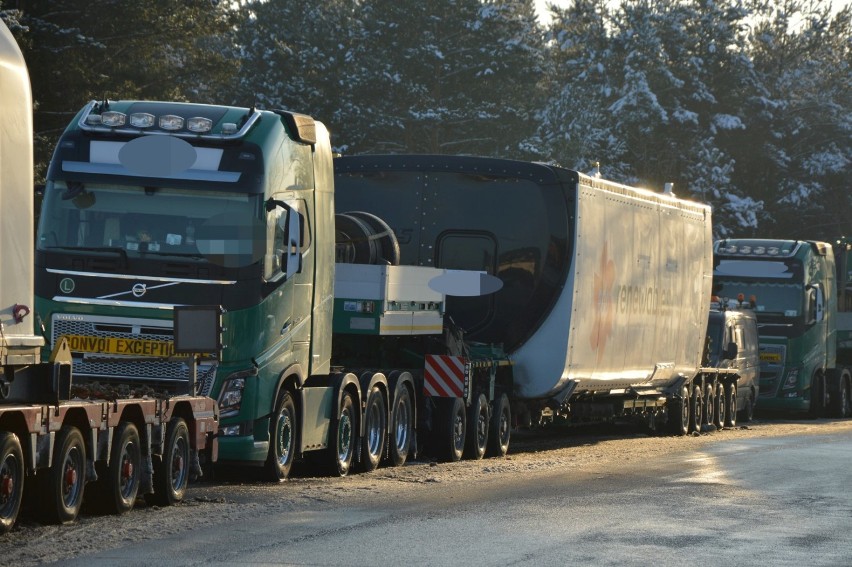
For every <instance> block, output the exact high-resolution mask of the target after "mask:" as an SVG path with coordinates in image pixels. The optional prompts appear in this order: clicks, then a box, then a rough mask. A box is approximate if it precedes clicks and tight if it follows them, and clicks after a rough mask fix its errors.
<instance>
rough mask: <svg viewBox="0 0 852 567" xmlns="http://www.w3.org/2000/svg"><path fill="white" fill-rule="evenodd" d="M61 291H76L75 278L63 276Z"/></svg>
mask: <svg viewBox="0 0 852 567" xmlns="http://www.w3.org/2000/svg"><path fill="white" fill-rule="evenodd" d="M59 291H61V292H62V293H71V292H72V291H74V280H72V279H71V278H62V281H60V282H59Z"/></svg>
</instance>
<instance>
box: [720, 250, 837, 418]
mask: <svg viewBox="0 0 852 567" xmlns="http://www.w3.org/2000/svg"><path fill="white" fill-rule="evenodd" d="M848 253H849V252H848V245H847V244H846V243H845V242H840V243H838V244H836V245H832V244H830V243H826V242H816V241H802V240H765V239H726V240H720V241H717V242H716V243H715V246H714V272H713V281H714V290H715V292H716V293H717V294H718V295H720V296H725V297H736V296H737V295H738V294H744V295H745V296H747V297H751V296H753V297H754V298H755V314H756V315H757V321H758V331H759V334H760V365H761V367H760V394H759V402H758V405H759V407H760V410H761V411H767V412H783V413H803V412H806V413H808V414H810V415H811V416H813V417H820V416H823V415H830V416H832V417H848V416H849V415H850V414H852V402H850V391H852V386H850V382H852V378H850V370H849V365H850V363H851V362H852V340H850V333H852V312H850V310H849V301H848V299H847V292H846V283H847V281H848V271H847V268H846V264H847V262H846V260H847V256H848Z"/></svg>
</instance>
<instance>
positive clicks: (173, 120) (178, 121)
mask: <svg viewBox="0 0 852 567" xmlns="http://www.w3.org/2000/svg"><path fill="white" fill-rule="evenodd" d="M160 128H162V129H163V130H180V129H181V128H183V118H181V117H180V116H175V115H174V114H166V115H165V116H160Z"/></svg>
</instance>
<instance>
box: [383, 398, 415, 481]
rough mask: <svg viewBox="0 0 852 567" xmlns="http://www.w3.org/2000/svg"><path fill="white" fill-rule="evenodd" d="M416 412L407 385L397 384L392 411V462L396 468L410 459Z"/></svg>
mask: <svg viewBox="0 0 852 567" xmlns="http://www.w3.org/2000/svg"><path fill="white" fill-rule="evenodd" d="M413 430H414V412H413V411H412V404H411V394H410V393H409V391H408V387H407V386H406V385H405V384H402V383H400V384H397V386H396V392H395V393H394V402H393V409H392V410H391V431H390V436H389V438H390V439H389V440H390V460H391V463H393V466H395V467H401V466H402V465H404V464H405V461H406V459H408V452H409V451H410V450H411V441H412V439H413V435H414V431H413Z"/></svg>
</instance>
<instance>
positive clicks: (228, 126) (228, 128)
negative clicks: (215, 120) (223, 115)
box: [222, 122, 237, 136]
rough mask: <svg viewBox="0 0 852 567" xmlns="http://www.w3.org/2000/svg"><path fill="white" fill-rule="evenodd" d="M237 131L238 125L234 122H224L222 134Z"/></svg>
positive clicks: (226, 134)
mask: <svg viewBox="0 0 852 567" xmlns="http://www.w3.org/2000/svg"><path fill="white" fill-rule="evenodd" d="M236 132H237V125H236V124H234V123H233V122H225V123H224V124H222V134H224V135H225V136H229V135H231V134H236Z"/></svg>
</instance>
